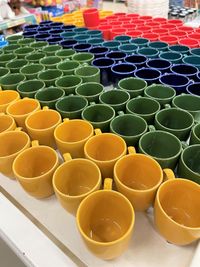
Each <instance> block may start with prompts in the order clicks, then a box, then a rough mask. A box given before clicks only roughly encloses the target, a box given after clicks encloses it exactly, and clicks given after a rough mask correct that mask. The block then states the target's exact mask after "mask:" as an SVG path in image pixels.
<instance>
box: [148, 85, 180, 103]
mask: <svg viewBox="0 0 200 267" xmlns="http://www.w3.org/2000/svg"><path fill="white" fill-rule="evenodd" d="M155 86H159V87H165V88H168V89H170V90H171V92H173V95H171V96H169V97H165V98H160V97H155V96H152V95H150V94H149V93H148V92H147V91H149V90H150V89H152V87H155ZM144 94H146V96H147V97H149V98H153V99H155V100H157V101H159V100H160V101H162V100H164V101H165V100H171V99H172V101H173V99H174V98H175V97H176V91H175V90H174V88H172V87H171V86H169V85H165V84H151V85H149V86H147V87H146V88H145V89H144Z"/></svg>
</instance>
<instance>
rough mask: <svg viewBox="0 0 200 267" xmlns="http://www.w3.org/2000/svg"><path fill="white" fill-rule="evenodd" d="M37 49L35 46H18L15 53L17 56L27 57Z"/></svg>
mask: <svg viewBox="0 0 200 267" xmlns="http://www.w3.org/2000/svg"><path fill="white" fill-rule="evenodd" d="M34 51H35V49H34V48H32V47H28V46H24V47H21V48H18V49H16V50H15V51H14V54H15V55H16V56H17V58H25V57H26V56H27V55H29V54H31V53H33V52H34Z"/></svg>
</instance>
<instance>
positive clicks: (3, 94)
mask: <svg viewBox="0 0 200 267" xmlns="http://www.w3.org/2000/svg"><path fill="white" fill-rule="evenodd" d="M18 99H20V95H19V93H18V92H17V91H14V90H4V91H1V90H0V112H6V109H7V107H8V105H9V104H11V103H13V102H15V101H17V100H18Z"/></svg>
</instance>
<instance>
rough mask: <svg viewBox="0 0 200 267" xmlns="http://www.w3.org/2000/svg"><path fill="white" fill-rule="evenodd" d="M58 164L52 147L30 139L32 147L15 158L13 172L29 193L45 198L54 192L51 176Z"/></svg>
mask: <svg viewBox="0 0 200 267" xmlns="http://www.w3.org/2000/svg"><path fill="white" fill-rule="evenodd" d="M58 165H59V160H58V155H57V153H56V151H55V150H54V149H52V148H51V147H48V146H39V143H38V141H32V147H31V148H29V149H26V150H24V151H23V152H21V153H20V154H19V155H18V156H17V157H16V158H15V160H14V162H13V172H14V174H15V177H16V179H17V180H18V182H19V183H20V185H21V186H22V187H23V189H24V190H25V191H26V192H27V193H28V194H29V195H31V196H33V197H35V198H46V197H49V196H51V195H52V194H54V190H53V185H52V178H53V174H54V172H55V170H56V169H57V167H58ZM27 166H28V168H27Z"/></svg>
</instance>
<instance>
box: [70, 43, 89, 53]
mask: <svg viewBox="0 0 200 267" xmlns="http://www.w3.org/2000/svg"><path fill="white" fill-rule="evenodd" d="M90 48H92V46H91V45H90V44H75V45H74V46H73V49H74V50H75V51H76V52H88V51H89V50H90Z"/></svg>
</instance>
